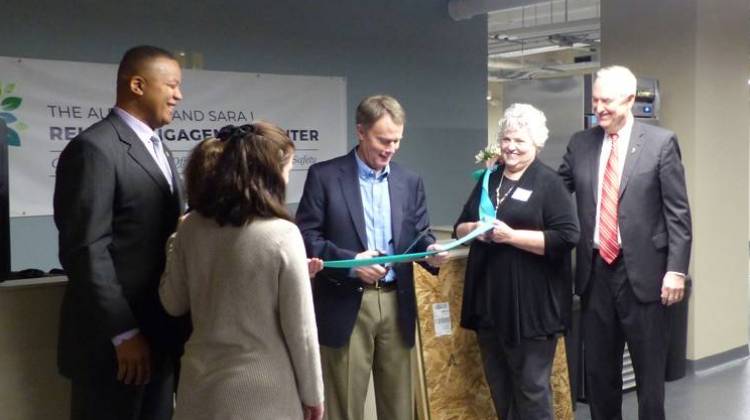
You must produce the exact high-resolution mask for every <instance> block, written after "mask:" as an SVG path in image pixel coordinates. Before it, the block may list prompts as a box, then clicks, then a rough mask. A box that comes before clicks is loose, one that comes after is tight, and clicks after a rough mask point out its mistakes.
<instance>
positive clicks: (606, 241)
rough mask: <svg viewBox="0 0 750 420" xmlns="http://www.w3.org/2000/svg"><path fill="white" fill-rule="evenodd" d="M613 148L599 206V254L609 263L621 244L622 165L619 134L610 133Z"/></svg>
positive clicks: (615, 255)
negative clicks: (619, 220)
mask: <svg viewBox="0 0 750 420" xmlns="http://www.w3.org/2000/svg"><path fill="white" fill-rule="evenodd" d="M608 137H609V139H610V140H611V142H612V150H611V151H610V152H609V159H607V167H606V168H605V169H604V177H603V178H602V193H601V194H602V195H601V199H602V200H601V204H600V206H599V255H601V257H602V259H603V260H604V261H606V262H607V264H612V262H613V261H614V260H615V258H617V254H618V253H619V251H620V246H619V245H618V244H617V231H618V228H617V196H618V195H619V193H620V175H619V174H618V172H619V168H620V166H619V165H618V163H619V162H618V158H617V138H618V135H617V134H616V133H615V134H609V135H608Z"/></svg>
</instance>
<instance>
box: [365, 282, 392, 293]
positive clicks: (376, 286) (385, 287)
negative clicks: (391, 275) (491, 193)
mask: <svg viewBox="0 0 750 420" xmlns="http://www.w3.org/2000/svg"><path fill="white" fill-rule="evenodd" d="M362 287H364V288H365V289H371V290H382V291H384V292H390V291H392V290H396V289H397V287H396V281H395V280H393V281H389V282H384V281H382V280H376V281H375V283H372V284H370V283H365V282H362Z"/></svg>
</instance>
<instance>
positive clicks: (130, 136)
mask: <svg viewBox="0 0 750 420" xmlns="http://www.w3.org/2000/svg"><path fill="white" fill-rule="evenodd" d="M107 119H108V120H109V121H110V122H111V123H112V125H113V126H114V127H115V131H117V135H118V136H119V137H120V141H121V142H123V143H125V144H127V145H128V155H130V157H131V158H132V159H133V160H134V161H135V162H136V163H137V164H138V165H139V166H140V167H141V168H143V170H144V171H146V173H147V174H148V175H149V176H150V177H151V179H152V180H153V181H154V182H155V183H156V185H158V186H159V188H161V189H162V191H164V193H165V194H167V195H172V192H171V191H170V190H169V183H167V180H166V179H165V178H164V174H163V173H162V172H161V169H159V166H158V165H157V164H156V162H155V161H154V158H153V157H151V154H150V153H149V152H148V150H146V146H144V144H143V142H142V141H141V139H139V138H138V136H137V135H136V134H135V132H134V131H133V130H132V129H131V128H130V127H128V125H127V124H125V122H124V121H122V120H121V119H120V117H118V116H117V114H114V113H110V114H109V116H107Z"/></svg>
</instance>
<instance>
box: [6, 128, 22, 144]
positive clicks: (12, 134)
mask: <svg viewBox="0 0 750 420" xmlns="http://www.w3.org/2000/svg"><path fill="white" fill-rule="evenodd" d="M20 145H21V138H20V137H18V133H16V130H14V129H12V128H9V129H8V146H20Z"/></svg>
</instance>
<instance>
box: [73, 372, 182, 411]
mask: <svg viewBox="0 0 750 420" xmlns="http://www.w3.org/2000/svg"><path fill="white" fill-rule="evenodd" d="M151 369H152V370H151V381H150V382H149V383H148V384H146V385H142V386H137V385H125V384H123V383H122V382H119V381H117V380H116V378H114V377H113V378H111V380H99V381H89V380H87V381H78V380H75V379H74V380H73V383H72V385H73V386H72V393H71V403H70V418H71V420H101V419H108V420H170V419H171V418H172V410H173V406H174V404H173V401H174V400H173V395H174V391H175V384H176V379H175V375H174V363H167V364H165V363H161V364H159V365H152V366H151Z"/></svg>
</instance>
